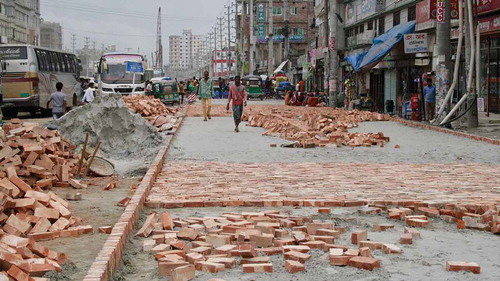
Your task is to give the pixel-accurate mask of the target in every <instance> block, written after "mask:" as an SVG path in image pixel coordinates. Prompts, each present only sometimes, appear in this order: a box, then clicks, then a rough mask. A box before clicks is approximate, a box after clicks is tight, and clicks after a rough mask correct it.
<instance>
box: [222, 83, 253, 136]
mask: <svg viewBox="0 0 500 281" xmlns="http://www.w3.org/2000/svg"><path fill="white" fill-rule="evenodd" d="M247 97H248V94H247V91H246V88H245V87H244V86H243V85H241V77H240V76H239V75H237V76H236V77H235V78H234V83H232V84H231V85H230V86H229V96H228V98H227V105H226V110H227V111H229V104H230V103H233V119H234V125H235V128H234V131H235V132H237V133H238V132H239V131H240V129H239V128H238V126H239V125H240V123H241V117H242V116H243V107H244V106H247Z"/></svg>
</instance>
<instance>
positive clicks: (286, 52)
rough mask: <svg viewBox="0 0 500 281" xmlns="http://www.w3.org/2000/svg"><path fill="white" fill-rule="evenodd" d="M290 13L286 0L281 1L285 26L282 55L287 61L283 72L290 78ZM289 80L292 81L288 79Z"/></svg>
mask: <svg viewBox="0 0 500 281" xmlns="http://www.w3.org/2000/svg"><path fill="white" fill-rule="evenodd" d="M289 13H290V6H289V5H288V0H284V1H283V20H284V21H285V27H284V30H283V31H284V32H282V33H283V35H284V36H285V41H284V44H285V46H284V50H283V57H284V58H285V61H288V63H287V64H285V73H286V76H287V77H289V79H290V76H289V75H290V65H291V64H292V62H291V61H290V21H289V17H288V15H289ZM290 81H292V80H291V79H290Z"/></svg>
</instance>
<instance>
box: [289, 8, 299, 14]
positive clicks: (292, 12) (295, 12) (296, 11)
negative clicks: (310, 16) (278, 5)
mask: <svg viewBox="0 0 500 281" xmlns="http://www.w3.org/2000/svg"><path fill="white" fill-rule="evenodd" d="M298 11H299V8H297V7H291V8H290V14H292V15H296V14H297V13H298Z"/></svg>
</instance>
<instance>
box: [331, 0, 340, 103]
mask: <svg viewBox="0 0 500 281" xmlns="http://www.w3.org/2000/svg"><path fill="white" fill-rule="evenodd" d="M329 8H330V9H329V11H328V12H329V13H328V18H329V20H328V25H329V26H328V27H329V29H330V32H329V36H328V37H329V38H328V43H329V46H328V50H329V54H330V70H329V72H328V74H329V75H328V76H330V77H329V79H328V84H329V85H328V93H329V100H330V102H329V103H330V104H329V105H330V106H331V107H337V106H338V104H337V103H338V101H337V97H338V85H337V84H338V75H339V57H338V51H337V46H335V43H336V41H337V30H338V28H337V9H338V4H337V0H333V1H330V5H329Z"/></svg>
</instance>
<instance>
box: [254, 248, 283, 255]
mask: <svg viewBox="0 0 500 281" xmlns="http://www.w3.org/2000/svg"><path fill="white" fill-rule="evenodd" d="M257 252H259V253H262V254H264V255H266V256H272V255H277V254H281V252H282V249H281V247H268V248H258V249H257Z"/></svg>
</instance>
